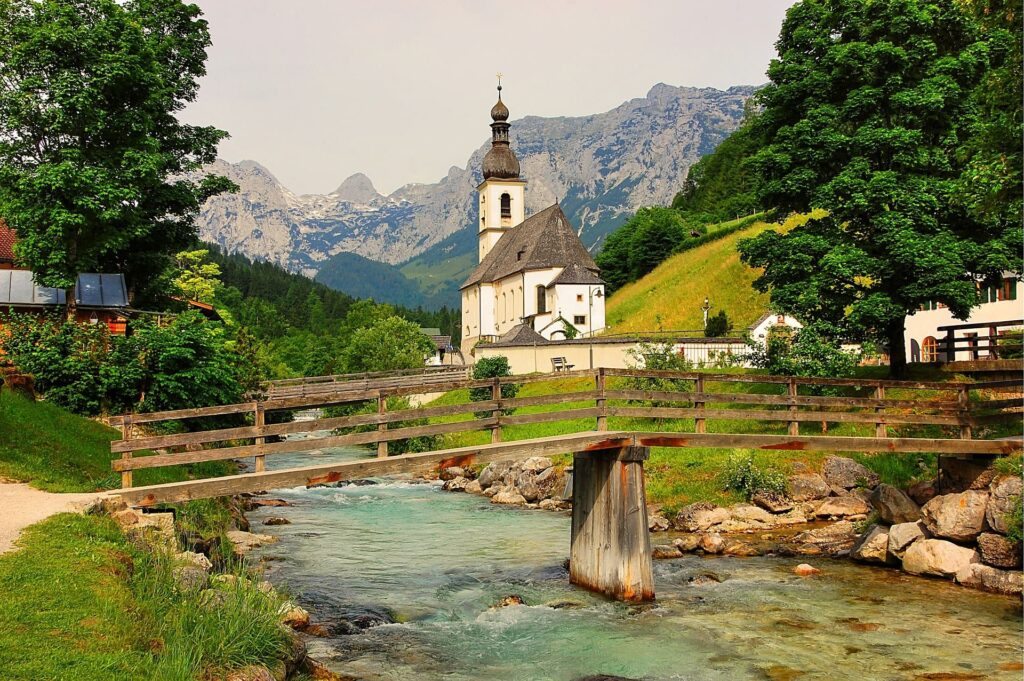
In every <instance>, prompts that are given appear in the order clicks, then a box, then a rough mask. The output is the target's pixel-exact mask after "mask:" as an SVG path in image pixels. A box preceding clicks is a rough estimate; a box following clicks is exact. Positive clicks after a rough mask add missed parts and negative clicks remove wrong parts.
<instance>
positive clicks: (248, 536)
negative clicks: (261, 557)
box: [227, 530, 277, 557]
mask: <svg viewBox="0 0 1024 681" xmlns="http://www.w3.org/2000/svg"><path fill="white" fill-rule="evenodd" d="M227 538H228V541H230V542H231V545H232V547H233V548H234V552H235V555H236V556H238V557H242V556H244V555H245V554H247V553H249V552H250V551H252V550H253V549H258V548H259V547H261V546H266V545H267V544H273V543H274V542H276V541H277V537H275V536H274V535H271V534H256V533H254V532H243V531H242V530H228V532H227Z"/></svg>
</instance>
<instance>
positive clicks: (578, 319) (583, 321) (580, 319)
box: [572, 314, 587, 324]
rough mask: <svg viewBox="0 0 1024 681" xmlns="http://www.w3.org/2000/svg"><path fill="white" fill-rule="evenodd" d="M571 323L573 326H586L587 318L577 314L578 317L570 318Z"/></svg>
mask: <svg viewBox="0 0 1024 681" xmlns="http://www.w3.org/2000/svg"><path fill="white" fill-rule="evenodd" d="M572 323H573V324H586V323H587V316H586V315H582V314H578V315H576V316H575V317H573V318H572Z"/></svg>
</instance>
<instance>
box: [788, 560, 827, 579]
mask: <svg viewBox="0 0 1024 681" xmlns="http://www.w3.org/2000/svg"><path fill="white" fill-rule="evenodd" d="M793 574H797V575H800V576H801V577H810V576H811V575H818V574H821V570H819V569H818V568H816V567H814V566H813V565H808V564H807V563H800V564H799V565H797V566H796V567H795V568H793Z"/></svg>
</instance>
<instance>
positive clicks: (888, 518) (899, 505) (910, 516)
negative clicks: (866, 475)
mask: <svg viewBox="0 0 1024 681" xmlns="http://www.w3.org/2000/svg"><path fill="white" fill-rule="evenodd" d="M870 502H871V505H872V506H873V507H874V509H875V510H876V511H877V512H878V516H879V517H880V518H881V519H882V520H884V521H885V522H887V523H889V524H890V525H897V524H899V523H912V522H914V521H915V520H919V519H920V518H921V509H920V508H918V506H917V504H915V503H914V500H913V499H911V498H910V497H908V496H907V495H906V494H904V493H903V492H902V490H900V489H898V488H896V487H893V486H892V485H887V484H886V483H884V482H883V483H881V484H880V485H878V487H876V488H875V489H874V491H873V492H872V493H871V497H870Z"/></svg>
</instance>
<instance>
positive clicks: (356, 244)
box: [199, 84, 756, 307]
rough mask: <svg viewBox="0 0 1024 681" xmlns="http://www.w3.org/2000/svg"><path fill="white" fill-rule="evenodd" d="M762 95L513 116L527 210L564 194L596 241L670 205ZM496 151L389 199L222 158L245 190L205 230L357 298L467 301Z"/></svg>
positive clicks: (215, 208)
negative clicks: (485, 170)
mask: <svg viewBox="0 0 1024 681" xmlns="http://www.w3.org/2000/svg"><path fill="white" fill-rule="evenodd" d="M755 90H756V88H755V87H751V86H737V87H731V88H729V89H727V90H724V91H723V90H716V89H713V88H690V87H674V86H670V85H665V84H658V85H655V86H654V87H653V88H652V89H651V90H650V92H648V93H647V95H646V96H645V97H642V98H638V99H632V100H629V101H627V102H625V103H623V104H621V105H619V106H617V107H615V108H614V109H612V110H611V111H608V112H605V113H600V114H594V115H590V116H580V117H554V118H542V117H538V116H527V117H525V118H522V119H519V120H515V121H513V122H512V130H511V142H512V148H513V150H514V151H515V152H516V154H517V156H518V157H519V160H520V164H521V166H522V176H523V177H524V178H525V179H527V180H528V182H529V184H528V185H527V192H526V204H527V212H528V214H529V213H533V212H536V211H538V210H540V209H542V208H544V207H546V206H548V205H550V204H551V203H553V202H554V201H555V200H558V201H559V202H560V203H561V204H562V208H563V210H564V211H565V212H566V215H568V217H569V218H570V220H571V221H572V222H573V223H574V224H576V225H577V226H578V228H579V230H580V237H581V238H582V239H583V242H584V244H585V245H586V246H587V247H588V248H590V249H591V250H596V249H597V248H598V247H599V246H600V243H601V241H602V240H603V238H604V237H605V236H607V234H608V233H609V232H611V231H612V230H614V229H615V228H617V227H618V226H620V225H621V224H622V223H623V222H625V220H626V219H628V217H629V216H630V215H632V214H633V213H634V212H635V211H636V210H637V209H638V208H640V207H642V206H646V205H653V204H667V203H668V202H670V201H671V200H672V197H673V196H674V195H675V194H676V192H677V191H678V190H679V188H680V187H681V185H682V183H683V180H684V179H685V177H686V173H687V170H689V167H690V166H691V165H692V164H693V163H694V162H696V161H697V160H698V159H699V158H700V157H701V156H703V155H705V154H707V153H709V152H711V151H712V150H714V148H715V147H716V146H717V144H718V143H719V142H721V141H722V140H723V139H724V138H725V137H727V136H728V135H729V134H730V133H731V132H732V131H733V130H735V129H736V128H737V127H738V126H739V125H740V123H741V121H742V119H743V114H744V105H745V103H746V101H747V99H748V98H749V97H750V96H751V95H752V94H753V93H754V92H755ZM485 124H486V121H482V122H481V127H483V126H484V125H485ZM489 147H490V142H489V141H488V142H486V143H484V144H483V145H481V147H480V148H479V149H477V150H476V151H475V152H474V153H473V154H472V155H471V156H470V158H469V160H468V162H467V164H466V167H465V168H460V167H455V166H453V167H452V168H451V169H450V170H449V171H448V174H447V175H446V176H445V177H443V178H442V179H441V180H440V181H438V182H436V183H433V184H409V185H405V186H403V187H401V188H399V189H398V190H396V191H395V192H393V193H392V194H390V195H388V196H384V195H382V194H380V193H379V192H377V190H376V189H375V188H374V186H373V183H372V182H371V180H370V179H369V178H368V177H366V176H365V175H363V174H361V173H360V174H355V175H352V176H351V177H349V178H348V179H346V180H345V181H344V182H342V183H341V185H339V186H338V188H337V189H336V190H335V191H333V192H331V193H330V194H325V195H323V194H302V195H299V194H295V193H294V192H292V191H290V190H289V189H288V188H286V187H285V186H283V185H282V184H281V183H280V182H279V181H278V180H277V178H275V177H274V175H273V174H272V173H271V172H270V171H269V170H268V169H266V168H264V167H263V166H261V165H260V164H259V163H256V162H255V161H242V162H239V163H228V162H227V161H223V160H218V161H217V162H215V163H214V164H212V165H211V166H210V167H209V168H208V169H207V170H208V171H212V172H215V173H218V174H221V175H225V176H227V177H229V178H230V179H232V180H233V181H234V182H235V183H236V184H237V185H238V186H239V191H238V192H237V193H235V194H226V195H220V196H216V197H214V198H212V199H210V200H209V201H208V202H207V203H206V204H205V206H204V207H203V210H202V212H201V215H200V218H199V228H200V237H201V238H202V239H203V240H204V241H208V242H211V243H216V244H218V245H220V246H221V247H223V248H224V249H226V250H227V251H228V252H238V253H242V254H244V255H246V256H248V257H250V258H253V259H259V260H268V261H271V262H275V263H277V264H279V265H282V266H283V267H285V268H287V269H289V270H292V271H295V272H301V273H303V274H306V275H307V276H311V277H315V278H316V279H317V280H318V281H322V282H323V283H325V284H327V285H328V286H331V287H333V288H337V289H339V290H342V291H345V292H346V293H349V294H351V295H357V296H367V297H373V298H375V299H377V300H380V301H385V302H395V303H401V304H404V305H412V306H415V305H423V306H424V307H438V306H440V305H442V304H448V305H457V304H458V298H457V290H458V286H459V284H461V282H462V279H463V278H464V277H465V275H466V273H468V271H469V270H470V269H471V268H472V267H473V265H474V264H475V258H476V236H475V230H474V226H475V225H476V223H477V212H476V211H477V202H476V192H475V188H476V185H477V184H478V183H479V182H480V180H481V177H480V163H481V160H482V158H483V155H484V154H485V153H486V151H487V149H488V148H489Z"/></svg>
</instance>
